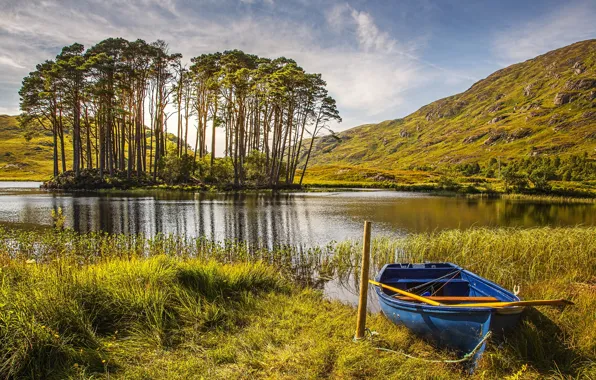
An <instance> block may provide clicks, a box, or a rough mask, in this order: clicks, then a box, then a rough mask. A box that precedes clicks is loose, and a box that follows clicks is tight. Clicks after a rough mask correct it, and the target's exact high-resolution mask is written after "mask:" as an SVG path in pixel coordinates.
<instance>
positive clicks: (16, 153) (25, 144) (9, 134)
mask: <svg viewBox="0 0 596 380" xmlns="http://www.w3.org/2000/svg"><path fill="white" fill-rule="evenodd" d="M52 146H53V145H52V136H51V133H50V132H46V133H43V131H42V133H40V134H38V135H36V136H34V137H32V138H31V140H29V141H27V140H26V139H25V137H24V134H23V130H22V129H21V128H20V127H19V126H18V122H17V117H16V116H8V115H0V180H46V179H48V178H49V177H50V176H51V175H52V170H53V169H52V149H53V148H52Z"/></svg>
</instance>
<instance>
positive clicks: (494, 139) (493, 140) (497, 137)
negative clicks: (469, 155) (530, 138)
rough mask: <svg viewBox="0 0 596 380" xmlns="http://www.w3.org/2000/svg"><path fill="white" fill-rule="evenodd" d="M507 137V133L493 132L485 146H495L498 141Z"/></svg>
mask: <svg viewBox="0 0 596 380" xmlns="http://www.w3.org/2000/svg"><path fill="white" fill-rule="evenodd" d="M505 136H507V133H505V132H504V131H494V132H491V134H490V136H489V137H488V138H487V139H486V140H485V141H484V143H483V144H484V145H494V144H495V143H496V142H497V141H499V140H500V139H502V138H503V137H505Z"/></svg>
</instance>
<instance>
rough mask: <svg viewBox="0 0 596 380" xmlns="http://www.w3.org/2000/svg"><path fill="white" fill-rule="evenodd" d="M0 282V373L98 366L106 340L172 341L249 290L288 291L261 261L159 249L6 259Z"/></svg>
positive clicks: (222, 314)
mask: <svg viewBox="0 0 596 380" xmlns="http://www.w3.org/2000/svg"><path fill="white" fill-rule="evenodd" d="M1 279H2V283H1V288H0V305H1V309H0V326H1V329H0V377H2V378H22V377H28V378H46V377H52V376H55V377H56V378H60V377H61V376H63V374H64V371H65V370H66V369H70V368H71V367H72V366H73V365H75V364H80V365H84V366H85V367H86V368H88V369H89V370H92V371H99V372H104V367H105V365H104V364H105V363H106V362H105V360H107V359H108V358H109V352H108V350H107V347H108V346H107V345H105V344H104V343H103V342H102V339H104V338H106V337H115V336H118V337H126V338H127V339H131V340H132V341H133V342H135V343H136V344H140V345H148V346H151V347H173V346H175V345H176V344H178V343H179V340H180V339H181V334H180V331H182V330H184V329H193V330H195V331H202V330H203V329H206V328H209V327H213V326H219V327H224V326H225V325H226V324H234V323H235V321H236V320H237V317H238V316H239V315H240V314H239V313H240V311H241V310H243V309H245V308H248V309H249V308H250V303H249V302H248V301H247V297H249V295H250V294H257V293H259V292H269V291H272V290H275V291H277V292H281V293H284V292H287V291H288V286H287V283H285V282H284V280H283V279H282V278H281V276H280V275H279V272H278V271H277V270H274V269H273V268H272V267H270V266H266V265H264V264H259V263H253V264H234V265H222V264H216V263H215V262H203V261H200V260H196V259H195V260H183V259H179V258H171V257H166V256H155V257H153V258H150V259H131V260H121V259H112V260H109V261H106V262H103V263H100V264H92V265H89V266H83V267H79V266H77V265H76V264H75V263H73V262H70V261H63V262H62V261H55V262H53V263H48V264H44V265H39V264H33V263H23V262H17V261H13V262H11V263H10V264H9V265H7V266H4V267H3V269H2V273H1ZM244 312H246V310H244Z"/></svg>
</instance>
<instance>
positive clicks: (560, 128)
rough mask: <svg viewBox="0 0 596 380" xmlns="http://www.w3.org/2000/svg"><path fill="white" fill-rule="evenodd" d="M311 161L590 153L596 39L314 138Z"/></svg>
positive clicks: (426, 161)
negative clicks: (402, 111)
mask: <svg viewBox="0 0 596 380" xmlns="http://www.w3.org/2000/svg"><path fill="white" fill-rule="evenodd" d="M315 145H316V148H315V151H314V152H313V155H312V157H311V161H310V163H311V164H312V165H330V164H336V165H337V164H339V165H364V166H368V167H377V168H383V169H412V168H420V167H428V166H431V167H432V166H440V165H441V164H446V163H462V162H478V161H480V162H484V161H487V160H489V159H490V158H491V157H502V158H503V159H507V158H514V157H527V156H531V155H542V154H545V155H551V154H571V153H583V152H588V154H589V155H590V156H591V157H596V150H595V149H596V40H588V41H583V42H578V43H575V44H573V45H570V46H567V47H564V48H561V49H558V50H554V51H551V52H549V53H547V54H544V55H541V56H539V57H536V58H534V59H530V60H528V61H526V62H523V63H518V64H515V65H512V66H509V67H507V68H505V69H502V70H499V71H497V72H495V73H493V74H492V75H490V76H489V77H488V78H486V79H484V80H481V81H479V82H477V83H475V84H474V85H473V86H472V87H471V88H470V89H468V90H467V91H465V92H463V93H461V94H457V95H454V96H451V97H448V98H444V99H441V100H438V101H436V102H434V103H431V104H429V105H427V106H424V107H422V108H420V109H419V110H418V111H416V112H414V113H413V114H411V115H409V116H407V117H405V118H404V119H397V120H388V121H384V122H382V123H379V124H367V125H362V126H359V127H356V128H353V129H350V130H348V131H345V132H342V133H339V134H338V135H337V136H336V137H333V136H326V137H323V138H320V139H318V141H317V142H316V144H315Z"/></svg>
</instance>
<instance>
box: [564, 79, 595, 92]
mask: <svg viewBox="0 0 596 380" xmlns="http://www.w3.org/2000/svg"><path fill="white" fill-rule="evenodd" d="M593 88H596V79H594V78H583V79H580V80H575V81H573V80H570V81H567V83H565V90H568V91H581V90H584V91H585V90H591V89H593Z"/></svg>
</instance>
